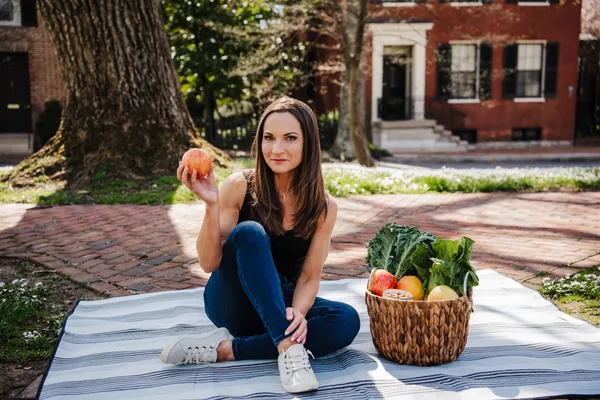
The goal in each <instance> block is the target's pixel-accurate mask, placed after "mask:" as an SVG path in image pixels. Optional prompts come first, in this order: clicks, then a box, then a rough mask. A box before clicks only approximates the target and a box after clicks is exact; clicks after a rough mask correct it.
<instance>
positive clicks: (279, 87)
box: [161, 0, 305, 108]
mask: <svg viewBox="0 0 600 400" xmlns="http://www.w3.org/2000/svg"><path fill="white" fill-rule="evenodd" d="M290 3H291V4H293V3H294V2H290ZM161 4H162V5H163V10H164V13H165V27H166V30H167V36H168V40H169V45H170V47H171V53H172V55H173V60H174V63H175V67H176V69H177V72H178V75H179V79H180V84H181V90H182V92H183V95H184V97H185V98H186V100H187V101H188V103H189V104H194V103H203V102H204V103H206V102H205V100H206V98H205V97H206V96H208V97H209V98H210V99H211V100H210V101H212V99H214V100H215V101H216V102H217V105H221V106H223V107H225V108H227V107H229V106H230V107H232V108H235V107H236V105H239V104H240V102H243V101H244V100H250V102H251V103H252V104H258V103H260V102H261V101H263V100H265V97H266V96H265V94H266V93H270V92H272V91H278V92H280V93H288V92H289V89H290V87H293V86H294V84H292V85H291V86H290V85H288V84H287V83H289V82H294V81H295V79H296V76H297V75H298V74H299V72H300V70H299V68H298V67H297V66H298V65H299V63H301V62H302V61H303V60H304V47H305V46H304V44H303V43H302V42H300V41H299V40H298V37H297V35H298V33H299V32H298V29H296V27H295V25H294V26H292V25H290V24H288V23H286V22H287V19H288V13H289V10H291V9H293V7H292V6H291V4H288V3H287V2H286V1H283V2H272V1H269V0H247V1H242V0H197V1H186V2H179V1H174V0H161ZM284 82H285V83H286V84H285V85H284V84H283V83H284Z"/></svg>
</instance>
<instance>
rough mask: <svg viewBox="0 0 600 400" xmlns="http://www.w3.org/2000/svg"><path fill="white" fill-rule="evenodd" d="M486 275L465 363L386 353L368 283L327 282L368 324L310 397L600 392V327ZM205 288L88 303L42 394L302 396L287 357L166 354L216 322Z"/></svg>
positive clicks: (324, 371)
mask: <svg viewBox="0 0 600 400" xmlns="http://www.w3.org/2000/svg"><path fill="white" fill-rule="evenodd" d="M479 276H480V279H481V284H480V286H478V287H476V288H475V290H474V303H475V312H474V313H473V314H472V315H471V325H470V333H469V340H468V343H467V347H466V349H465V351H464V352H463V354H462V355H461V356H460V358H459V359H458V360H457V361H455V362H453V363H450V364H446V365H442V366H437V367H414V366H405V365H398V364H396V363H393V362H390V361H387V360H386V359H384V358H382V357H380V356H379V355H378V354H377V352H376V350H375V347H374V346H373V342H372V339H371V334H370V332H369V317H368V315H367V309H366V305H365V301H364V289H365V286H366V279H346V280H340V281H333V282H323V283H322V284H321V290H320V292H319V296H321V297H325V298H329V299H332V300H338V301H344V302H347V303H349V304H351V305H353V306H354V307H355V308H356V309H357V310H358V311H359V313H360V315H361V324H362V326H361V330H360V333H359V334H358V336H357V338H356V339H355V341H354V343H353V344H352V345H351V346H350V347H348V348H346V349H344V350H340V351H339V352H337V353H335V354H332V355H330V356H328V357H325V358H320V359H316V360H312V365H313V368H314V371H315V373H316V375H317V378H318V380H319V384H320V389H319V390H318V391H316V392H313V393H308V394H304V395H300V396H298V397H300V398H311V399H317V398H318V399H324V400H331V399H380V398H402V399H412V398H414V399H418V400H428V399H434V398H435V399H477V400H480V399H501V398H502V399H506V398H511V399H513V398H552V397H563V398H564V397H568V396H576V397H600V329H598V328H596V327H594V326H592V325H590V324H588V323H586V322H583V321H580V320H578V319H575V318H573V317H570V316H569V315H567V314H565V313H562V312H560V311H559V310H558V309H557V308H556V307H555V306H554V305H553V304H551V303H550V302H548V301H546V300H545V299H543V298H542V297H541V296H540V295H539V294H538V293H537V292H535V291H533V290H531V289H528V288H525V287H523V286H522V285H520V284H519V283H517V282H515V281H513V280H511V279H509V278H507V277H504V276H502V275H500V274H498V273H496V272H494V271H491V270H483V271H479ZM202 291H203V289H202V288H200V289H189V290H180V291H170V292H162V293H152V294H142V295H136V296H131V297H122V298H112V299H106V300H99V301H81V302H79V303H78V305H77V306H76V308H75V310H74V312H73V313H72V315H70V316H69V317H68V319H67V322H66V324H65V327H64V330H63V333H62V336H61V339H60V343H59V346H58V348H57V351H56V354H55V355H54V357H53V359H52V364H51V366H50V368H49V371H48V373H47V376H46V377H45V380H44V382H43V386H42V388H41V391H40V395H39V398H40V399H44V400H45V399H81V400H83V399H85V400H96V399H98V400H106V399H110V400H118V399H128V400H131V399H232V398H233V399H236V398H244V399H250V398H252V399H279V398H290V397H291V396H290V395H289V394H287V393H285V392H284V391H283V389H282V387H281V385H280V382H279V375H278V369H277V362H276V360H273V361H244V362H235V361H234V362H224V363H217V364H205V365H182V366H169V365H164V364H162V363H161V362H160V361H159V355H160V352H161V349H162V347H163V346H164V345H165V344H166V343H167V342H169V341H171V340H173V339H174V338H177V337H182V336H188V335H194V334H198V333H201V332H205V331H207V330H210V329H213V326H212V324H211V322H210V321H209V320H208V318H207V317H206V314H205V313H204V306H203V299H202ZM330 334H331V335H335V334H336V332H330Z"/></svg>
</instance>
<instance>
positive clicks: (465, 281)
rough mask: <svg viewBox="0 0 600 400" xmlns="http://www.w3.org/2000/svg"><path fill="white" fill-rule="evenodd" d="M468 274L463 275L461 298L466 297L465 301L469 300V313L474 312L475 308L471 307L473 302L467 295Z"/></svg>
mask: <svg viewBox="0 0 600 400" xmlns="http://www.w3.org/2000/svg"><path fill="white" fill-rule="evenodd" d="M469 274H470V272H467V273H466V274H465V279H464V281H463V296H466V297H467V299H468V300H469V304H470V305H471V312H473V311H475V308H474V307H473V301H472V300H471V299H469V295H468V294H467V282H469Z"/></svg>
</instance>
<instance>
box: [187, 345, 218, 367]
mask: <svg viewBox="0 0 600 400" xmlns="http://www.w3.org/2000/svg"><path fill="white" fill-rule="evenodd" d="M217 345H218V344H217V343H213V344H211V345H209V346H202V347H188V349H187V356H186V357H185V361H184V362H183V363H184V364H202V363H205V362H207V361H206V359H207V357H206V356H207V355H208V354H210V353H212V352H214V351H216V348H217Z"/></svg>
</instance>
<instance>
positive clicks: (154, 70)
mask: <svg viewBox="0 0 600 400" xmlns="http://www.w3.org/2000/svg"><path fill="white" fill-rule="evenodd" d="M38 5H39V9H40V11H41V15H42V17H43V19H44V21H45V26H46V29H47V30H48V31H49V33H50V36H51V38H52V43H53V44H54V46H55V49H56V53H57V55H58V59H59V63H60V67H61V70H62V74H63V77H64V80H65V83H66V94H67V96H66V104H65V108H64V111H63V118H62V122H61V126H60V128H59V131H58V132H57V134H56V136H55V137H54V138H53V139H52V140H51V141H50V142H49V143H48V144H47V145H46V146H44V147H43V148H42V149H41V150H40V151H39V152H38V153H36V154H34V155H33V156H31V157H29V158H28V159H26V160H25V161H24V162H23V163H21V165H20V166H18V167H17V168H16V169H15V171H16V172H15V173H13V175H12V176H11V178H10V179H11V180H12V181H13V182H14V183H17V184H18V183H24V182H25V183H26V182H28V181H31V180H32V179H31V178H33V177H35V176H36V175H41V174H45V175H49V176H50V177H51V178H55V179H62V180H66V182H67V184H68V186H69V187H71V188H77V187H81V186H83V185H85V184H86V183H87V182H88V180H89V179H90V177H91V176H92V175H93V174H94V172H95V171H96V170H98V169H99V168H100V167H102V168H103V169H104V170H108V171H109V173H110V174H112V175H114V176H121V177H129V178H131V177H142V176H148V175H153V174H159V173H173V172H174V171H175V169H176V168H177V165H178V160H179V159H180V157H181V155H182V153H183V152H184V151H185V150H186V149H187V148H189V147H202V148H204V149H206V150H207V151H209V152H211V153H212V154H213V155H214V157H215V160H216V162H217V164H220V165H225V164H227V163H228V162H229V159H228V158H227V156H226V155H225V154H224V153H222V152H221V151H220V150H218V149H216V148H214V147H213V146H211V145H210V144H208V143H207V142H206V141H204V140H202V139H201V138H200V137H199V136H198V134H197V132H196V130H195V127H194V124H193V122H192V119H191V118H190V115H189V113H188V111H187V108H186V106H185V103H184V100H183V97H182V94H181V92H180V90H179V84H178V82H177V76H176V73H175V69H174V65H173V61H172V59H171V52H170V50H169V46H168V44H167V37H166V33H165V30H164V27H163V19H162V15H161V12H160V9H159V6H158V4H157V2H156V1H154V0H61V1H54V0H38Z"/></svg>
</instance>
